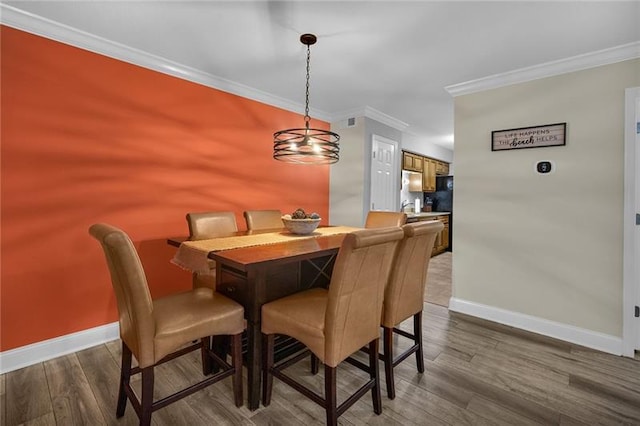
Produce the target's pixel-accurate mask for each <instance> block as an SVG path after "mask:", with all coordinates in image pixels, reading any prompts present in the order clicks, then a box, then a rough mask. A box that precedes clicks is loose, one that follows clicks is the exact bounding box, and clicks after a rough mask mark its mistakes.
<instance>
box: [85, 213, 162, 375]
mask: <svg viewBox="0 0 640 426" xmlns="http://www.w3.org/2000/svg"><path fill="white" fill-rule="evenodd" d="M89 233H90V234H91V235H92V236H93V237H94V238H95V239H96V240H98V241H99V242H100V245H101V246H102V249H103V250H104V255H105V257H106V260H107V265H108V266H109V272H110V274H111V284H112V285H113V290H114V292H115V294H116V302H117V304H118V314H119V323H120V338H121V339H122V340H123V341H124V343H125V344H126V345H127V346H128V347H129V348H130V349H131V352H133V355H134V356H135V357H136V359H137V360H138V363H139V364H140V365H141V366H142V367H145V366H148V365H153V364H154V363H155V359H154V343H153V337H154V335H155V328H156V326H155V321H154V318H153V301H152V299H151V293H149V287H148V285H147V278H146V276H145V273H144V269H143V268H142V263H140V258H139V257H138V253H137V251H136V249H135V247H134V246H133V243H132V242H131V239H130V238H129V237H128V236H127V234H126V233H124V232H123V231H121V230H120V229H118V228H115V227H113V226H110V225H107V224H104V223H98V224H95V225H92V226H91V227H90V228H89Z"/></svg>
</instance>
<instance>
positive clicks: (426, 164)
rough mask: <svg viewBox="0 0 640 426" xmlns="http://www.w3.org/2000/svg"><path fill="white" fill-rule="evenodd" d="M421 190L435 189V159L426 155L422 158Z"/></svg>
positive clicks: (431, 190) (433, 190)
mask: <svg viewBox="0 0 640 426" xmlns="http://www.w3.org/2000/svg"><path fill="white" fill-rule="evenodd" d="M422 190H423V191H424V192H435V190H436V160H432V159H431V158H427V157H424V158H423V159H422Z"/></svg>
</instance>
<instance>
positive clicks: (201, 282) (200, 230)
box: [186, 212, 238, 290]
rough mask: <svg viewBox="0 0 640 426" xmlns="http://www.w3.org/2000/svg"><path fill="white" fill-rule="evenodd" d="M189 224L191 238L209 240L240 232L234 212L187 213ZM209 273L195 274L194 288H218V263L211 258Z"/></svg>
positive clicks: (193, 239)
mask: <svg viewBox="0 0 640 426" xmlns="http://www.w3.org/2000/svg"><path fill="white" fill-rule="evenodd" d="M186 218H187V225H189V240H192V241H195V240H207V239H209V238H216V237H222V236H226V235H230V234H233V233H234V232H238V224H237V223H236V215H235V214H234V213H233V212H201V213H187V217H186ZM209 268H210V269H209V270H210V272H209V273H207V274H197V273H194V274H193V288H197V287H208V288H211V289H214V290H215V288H216V263H215V262H214V261H213V260H209Z"/></svg>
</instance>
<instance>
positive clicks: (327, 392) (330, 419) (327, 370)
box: [324, 364, 338, 426]
mask: <svg viewBox="0 0 640 426" xmlns="http://www.w3.org/2000/svg"><path fill="white" fill-rule="evenodd" d="M324 397H325V404H326V406H325V409H326V411H327V425H328V426H336V425H337V424H338V397H337V393H336V367H329V366H328V365H327V364H325V365H324Z"/></svg>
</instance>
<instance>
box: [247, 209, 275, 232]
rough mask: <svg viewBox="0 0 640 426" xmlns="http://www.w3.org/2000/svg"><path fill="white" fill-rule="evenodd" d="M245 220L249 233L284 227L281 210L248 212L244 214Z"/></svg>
mask: <svg viewBox="0 0 640 426" xmlns="http://www.w3.org/2000/svg"><path fill="white" fill-rule="evenodd" d="M244 220H245V221H246V222H247V229H248V230H249V231H257V230H260V229H276V228H283V227H284V224H283V223H282V212H281V211H280V210H247V211H245V212H244Z"/></svg>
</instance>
